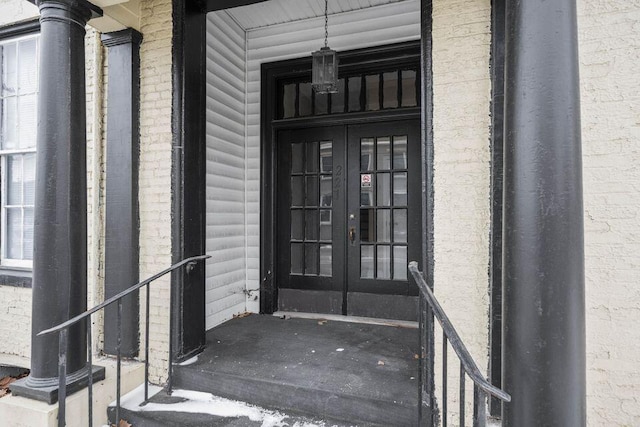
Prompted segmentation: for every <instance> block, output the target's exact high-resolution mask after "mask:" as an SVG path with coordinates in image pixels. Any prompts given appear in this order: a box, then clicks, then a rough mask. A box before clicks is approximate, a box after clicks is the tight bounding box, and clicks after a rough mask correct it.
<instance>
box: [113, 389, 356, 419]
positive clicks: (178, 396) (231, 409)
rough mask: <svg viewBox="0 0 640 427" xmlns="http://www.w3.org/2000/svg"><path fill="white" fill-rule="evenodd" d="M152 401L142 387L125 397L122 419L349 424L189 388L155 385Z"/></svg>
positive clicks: (114, 410)
mask: <svg viewBox="0 0 640 427" xmlns="http://www.w3.org/2000/svg"><path fill="white" fill-rule="evenodd" d="M153 388H154V390H152V392H153V393H156V394H155V395H153V396H152V397H151V399H150V401H149V402H148V403H147V404H146V405H143V406H140V403H141V402H142V400H143V399H142V394H143V392H142V389H141V388H139V389H137V390H135V391H134V392H132V393H130V394H128V395H126V396H124V397H123V399H122V406H121V409H120V419H121V420H124V421H126V422H127V423H129V424H131V425H132V426H133V427H170V426H180V427H264V426H269V427H275V426H281V427H287V426H289V427H329V426H331V427H348V426H351V425H350V424H344V423H341V422H339V421H335V420H329V419H326V420H319V419H314V418H310V417H303V416H300V415H295V414H289V413H284V412H282V411H273V410H268V409H265V408H261V407H258V406H255V405H250V404H247V403H244V402H238V401H231V400H228V399H224V398H219V397H217V396H213V395H211V394H209V393H200V392H194V391H186V390H175V391H174V393H173V394H172V395H171V396H168V395H167V394H166V393H165V392H164V390H160V391H158V390H157V389H158V388H157V387H153ZM115 412H116V409H115V406H109V408H108V410H107V414H108V418H109V422H110V423H113V424H115V419H116V414H115Z"/></svg>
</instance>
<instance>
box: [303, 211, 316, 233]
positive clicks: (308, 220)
mask: <svg viewBox="0 0 640 427" xmlns="http://www.w3.org/2000/svg"><path fill="white" fill-rule="evenodd" d="M304 229H305V232H304V234H305V238H306V240H318V211H317V210H315V209H306V210H305V227H304Z"/></svg>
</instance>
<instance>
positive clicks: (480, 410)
mask: <svg viewBox="0 0 640 427" xmlns="http://www.w3.org/2000/svg"><path fill="white" fill-rule="evenodd" d="M486 398H487V395H486V393H485V392H484V391H483V390H481V389H480V387H478V386H477V385H476V386H474V387H473V427H484V426H485V425H486V424H487V399H486Z"/></svg>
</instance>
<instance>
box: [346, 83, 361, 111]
mask: <svg viewBox="0 0 640 427" xmlns="http://www.w3.org/2000/svg"><path fill="white" fill-rule="evenodd" d="M361 86H362V79H361V77H360V76H357V77H349V93H348V96H349V111H360V110H361V107H360V89H361Z"/></svg>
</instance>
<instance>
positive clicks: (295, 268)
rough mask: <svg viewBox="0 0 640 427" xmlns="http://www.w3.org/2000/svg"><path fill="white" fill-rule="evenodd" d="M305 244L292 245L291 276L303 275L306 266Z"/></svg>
mask: <svg viewBox="0 0 640 427" xmlns="http://www.w3.org/2000/svg"><path fill="white" fill-rule="evenodd" d="M303 260H304V244H303V243H292V244H291V274H302V272H303V269H302V266H303V264H304V262H303Z"/></svg>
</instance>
